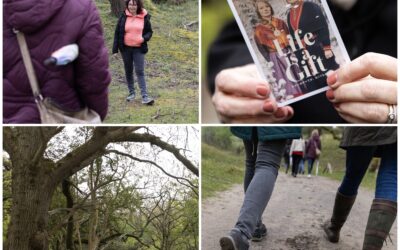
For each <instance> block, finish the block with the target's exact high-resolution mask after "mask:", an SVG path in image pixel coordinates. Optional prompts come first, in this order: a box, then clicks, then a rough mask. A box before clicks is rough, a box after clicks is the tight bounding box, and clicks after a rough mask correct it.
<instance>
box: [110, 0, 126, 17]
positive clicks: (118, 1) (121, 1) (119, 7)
mask: <svg viewBox="0 0 400 250" xmlns="http://www.w3.org/2000/svg"><path fill="white" fill-rule="evenodd" d="M109 2H110V5H111V14H112V15H114V16H116V17H118V16H119V15H121V13H122V12H123V11H124V10H125V8H126V6H125V0H109Z"/></svg>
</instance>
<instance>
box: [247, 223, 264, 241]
mask: <svg viewBox="0 0 400 250" xmlns="http://www.w3.org/2000/svg"><path fill="white" fill-rule="evenodd" d="M267 232H268V230H267V227H266V226H265V225H264V224H263V223H261V224H260V225H257V227H256V230H255V231H254V233H253V235H252V238H251V240H252V241H261V240H262V239H263V238H264V237H265V236H267Z"/></svg>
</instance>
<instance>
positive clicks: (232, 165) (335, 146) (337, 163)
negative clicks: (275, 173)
mask: <svg viewBox="0 0 400 250" xmlns="http://www.w3.org/2000/svg"><path fill="white" fill-rule="evenodd" d="M345 157H346V151H345V150H343V149H341V148H339V141H338V140H334V139H333V138H332V136H331V135H330V134H325V135H323V136H322V154H321V157H320V165H319V176H324V177H327V178H330V179H332V180H336V181H338V187H339V184H340V182H341V181H342V179H343V176H344V174H345V172H344V171H345ZM244 158H245V156H244V153H243V152H242V153H240V154H236V153H234V152H233V151H227V150H221V149H218V148H216V147H213V146H210V145H207V144H205V143H203V144H202V166H201V176H202V189H201V190H202V198H208V197H212V196H214V195H215V194H216V193H217V192H220V191H224V190H227V189H229V188H230V187H232V186H233V185H234V184H240V183H243V176H244ZM328 162H329V163H331V165H332V170H333V173H332V174H329V173H325V174H322V170H323V169H324V168H325V166H326V165H327V163H328ZM281 165H282V166H283V163H282V164H281ZM304 167H305V171H306V173H307V163H305V166H304ZM280 170H281V171H283V172H284V171H285V169H284V168H283V167H282V168H281V169H280ZM313 173H314V174H315V165H314V169H313ZM375 182H376V173H371V172H368V171H367V174H366V175H365V177H364V179H363V181H362V183H361V186H362V187H364V188H367V189H369V190H375Z"/></svg>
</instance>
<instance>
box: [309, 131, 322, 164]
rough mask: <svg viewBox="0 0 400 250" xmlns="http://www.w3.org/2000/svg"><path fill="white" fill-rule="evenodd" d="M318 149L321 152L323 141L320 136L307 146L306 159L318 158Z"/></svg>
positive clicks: (314, 137)
mask: <svg viewBox="0 0 400 250" xmlns="http://www.w3.org/2000/svg"><path fill="white" fill-rule="evenodd" d="M317 148H318V149H319V150H321V140H320V139H319V136H318V135H314V136H313V137H311V138H310V139H309V140H308V142H307V145H306V158H308V159H315V158H317Z"/></svg>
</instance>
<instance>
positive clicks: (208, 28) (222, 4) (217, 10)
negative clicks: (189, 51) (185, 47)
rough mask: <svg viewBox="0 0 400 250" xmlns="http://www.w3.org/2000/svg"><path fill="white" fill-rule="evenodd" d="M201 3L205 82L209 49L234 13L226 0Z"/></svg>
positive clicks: (202, 66) (203, 0)
mask: <svg viewBox="0 0 400 250" xmlns="http://www.w3.org/2000/svg"><path fill="white" fill-rule="evenodd" d="M201 3H202V7H201V12H202V13H201V18H202V19H201V24H202V26H201V58H202V59H201V70H202V71H201V72H202V82H205V76H206V74H207V72H206V69H207V53H208V49H209V47H210V45H211V43H212V42H213V40H214V39H215V38H216V36H217V34H218V32H219V31H220V30H221V28H222V27H223V26H224V24H225V23H226V22H227V21H228V20H231V19H232V18H233V15H232V12H231V10H230V9H229V5H228V3H227V1H226V0H202V1H201Z"/></svg>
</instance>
